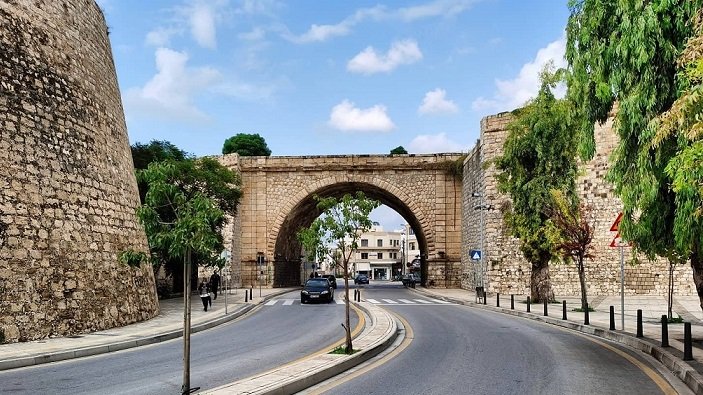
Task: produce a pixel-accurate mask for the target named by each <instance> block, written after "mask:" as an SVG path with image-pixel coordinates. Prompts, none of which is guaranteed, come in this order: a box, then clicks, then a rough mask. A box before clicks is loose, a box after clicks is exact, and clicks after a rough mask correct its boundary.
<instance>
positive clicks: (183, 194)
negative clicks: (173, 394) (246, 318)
mask: <svg viewBox="0 0 703 395" xmlns="http://www.w3.org/2000/svg"><path fill="white" fill-rule="evenodd" d="M137 177H138V179H139V180H141V181H144V182H146V183H147V184H148V191H147V194H146V199H145V202H144V204H143V205H142V206H140V207H139V208H138V209H137V217H138V218H139V221H140V222H141V223H142V225H143V226H144V229H145V231H146V235H147V241H148V243H149V248H150V250H151V258H152V260H155V261H159V260H168V261H171V260H173V259H182V261H183V279H184V280H183V281H184V285H183V289H184V292H183V334H184V336H183V339H184V341H183V362H184V365H183V386H182V388H181V389H182V392H183V393H190V311H191V299H190V294H191V284H190V283H191V281H190V275H189V274H190V273H191V264H192V263H194V264H195V265H196V266H197V265H205V266H211V265H214V264H217V263H218V262H219V260H220V258H219V257H220V253H221V252H222V250H223V242H222V227H223V225H224V223H225V214H229V215H234V214H235V213H236V208H237V203H238V200H239V197H240V194H241V191H240V189H239V184H240V182H239V178H238V176H237V174H235V173H233V172H232V171H230V170H229V169H227V168H225V167H223V166H222V165H220V164H219V162H217V161H215V160H214V159H210V158H202V159H197V160H195V159H189V160H185V161H181V162H175V161H165V162H155V163H152V164H150V165H149V167H148V168H147V169H145V170H140V171H138V172H137ZM139 255H140V254H136V253H134V252H132V251H128V252H126V253H124V254H123V255H122V259H123V260H125V261H127V263H130V264H135V263H139V261H140V260H141V259H142V258H143V257H141V256H139ZM193 257H195V258H196V259H195V261H194V262H193Z"/></svg>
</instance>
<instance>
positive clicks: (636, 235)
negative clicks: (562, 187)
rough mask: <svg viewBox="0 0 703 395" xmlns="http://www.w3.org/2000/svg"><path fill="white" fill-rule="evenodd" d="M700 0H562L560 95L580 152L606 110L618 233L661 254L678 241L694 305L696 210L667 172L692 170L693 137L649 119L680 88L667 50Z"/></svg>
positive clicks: (699, 264)
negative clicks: (565, 75)
mask: <svg viewBox="0 0 703 395" xmlns="http://www.w3.org/2000/svg"><path fill="white" fill-rule="evenodd" d="M702 4H703V2H702V1H701V0H656V1H646V2H640V1H618V2H607V1H599V0H581V1H574V0H572V1H571V2H570V10H571V15H570V17H569V21H568V24H567V50H566V57H567V60H568V62H569V67H570V68H571V71H572V72H571V74H570V76H571V77H570V78H569V81H568V96H569V98H570V99H571V101H572V103H575V108H576V110H577V113H576V115H577V118H578V119H579V122H578V124H579V130H580V132H581V144H580V148H581V149H580V152H581V155H582V156H583V157H584V158H590V157H592V155H593V153H594V150H595V143H594V141H595V140H594V134H593V133H594V124H595V122H604V121H605V120H606V119H607V117H608V116H609V114H610V113H611V110H615V115H614V117H615V119H614V124H613V127H614V129H615V132H616V133H617V135H618V137H619V143H618V147H617V148H616V150H615V151H614V152H613V155H612V158H611V162H612V167H611V169H610V171H609V173H608V180H609V181H610V182H612V183H613V185H614V187H615V193H616V194H617V195H618V196H619V197H620V199H621V200H622V203H623V219H622V222H621V223H620V229H621V231H622V235H623V237H624V238H625V239H626V240H630V241H633V242H634V244H635V247H636V249H637V250H639V251H643V252H645V253H646V254H647V255H648V257H650V258H654V257H655V256H656V255H659V256H663V257H666V258H668V259H669V260H670V262H671V260H672V259H676V256H677V251H678V252H684V251H683V250H686V249H688V250H687V251H685V254H686V256H688V257H689V260H690V262H691V267H692V268H693V273H694V274H693V278H694V282H695V284H696V288H697V291H698V295H699V298H701V307H702V308H703V259H701V254H702V253H701V248H700V246H701V243H700V241H701V239H700V236H698V237H693V234H694V233H698V234H700V233H699V229H700V222H697V226H696V222H695V221H696V220H697V221H700V219H699V218H700V217H698V218H696V217H695V216H690V215H687V214H686V213H690V212H691V210H690V203H691V202H692V200H691V197H692V196H690V195H689V196H688V197H685V196H683V195H685V194H686V192H685V188H684V189H678V185H681V184H678V185H677V181H679V180H681V179H682V178H678V179H677V177H676V174H678V175H680V176H682V177H683V179H691V177H692V176H693V177H694V178H695V176H694V174H695V173H696V171H698V172H699V173H698V174H700V170H699V169H700V167H697V168H696V169H693V168H688V167H687V166H683V167H679V164H684V163H687V164H693V163H694V162H695V159H694V158H693V157H687V155H688V154H689V153H691V152H695V150H696V149H695V148H690V149H687V147H689V146H691V147H693V146H695V143H693V142H691V141H688V142H685V141H684V140H685V139H680V138H679V136H677V135H660V137H659V138H658V139H657V138H656V136H657V122H656V121H655V119H657V117H659V116H660V115H661V114H662V113H664V112H665V111H667V110H669V109H671V107H672V104H673V103H674V101H675V100H676V99H677V98H678V97H679V96H680V95H681V93H682V85H681V81H682V80H681V79H679V81H677V74H676V59H677V57H678V56H679V54H680V53H681V51H682V50H683V48H684V45H685V43H686V42H687V40H688V38H689V37H691V36H692V34H693V21H694V19H695V18H694V16H695V15H696V13H697V12H698V11H699V10H700V9H701V6H702ZM615 103H617V106H616V105H615ZM677 129H678V126H677ZM676 158H678V159H681V161H680V162H679V161H678V159H676ZM675 168H677V169H679V170H680V171H679V172H678V173H677V172H676V171H674V169H675ZM667 169H669V170H667ZM694 199H695V198H694ZM687 205H689V206H688V208H687ZM684 217H685V218H684ZM677 218H678V220H677ZM677 221H678V222H677ZM691 221H694V222H691ZM691 229H693V230H691ZM684 246H685V247H687V248H684Z"/></svg>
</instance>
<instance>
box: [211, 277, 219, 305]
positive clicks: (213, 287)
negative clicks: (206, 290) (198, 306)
mask: <svg viewBox="0 0 703 395" xmlns="http://www.w3.org/2000/svg"><path fill="white" fill-rule="evenodd" d="M218 288H220V275H219V274H218V273H217V270H215V272H214V273H212V276H210V290H211V291H212V293H213V294H214V297H213V299H217V289H218Z"/></svg>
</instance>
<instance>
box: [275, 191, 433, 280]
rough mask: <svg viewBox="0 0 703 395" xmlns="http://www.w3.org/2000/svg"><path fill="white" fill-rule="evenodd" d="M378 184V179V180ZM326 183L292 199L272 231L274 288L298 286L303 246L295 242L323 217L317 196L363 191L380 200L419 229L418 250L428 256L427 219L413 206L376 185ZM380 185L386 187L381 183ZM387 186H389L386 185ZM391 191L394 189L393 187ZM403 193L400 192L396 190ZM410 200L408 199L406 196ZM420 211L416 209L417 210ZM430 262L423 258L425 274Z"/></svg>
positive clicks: (338, 195) (335, 195)
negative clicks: (425, 225)
mask: <svg viewBox="0 0 703 395" xmlns="http://www.w3.org/2000/svg"><path fill="white" fill-rule="evenodd" d="M375 181H377V182H378V181H379V180H375ZM321 184H325V185H324V186H322V187H318V188H317V189H313V188H309V189H310V190H309V191H305V192H301V193H300V194H299V195H298V196H295V197H293V200H295V201H296V203H295V204H294V205H293V209H292V210H291V211H290V212H289V213H288V214H287V215H286V216H285V217H284V219H283V220H282V221H281V222H280V223H278V224H276V225H275V226H274V229H273V232H272V233H273V236H274V237H275V243H274V249H273V251H274V261H273V265H274V273H275V274H274V277H273V286H274V287H277V286H278V287H281V286H291V285H298V283H299V279H300V278H301V277H300V268H301V259H300V254H301V245H300V243H299V242H298V240H297V239H296V234H297V232H298V230H299V229H301V228H303V227H307V226H310V224H311V223H312V221H314V220H315V218H317V217H318V216H319V215H320V210H319V209H318V208H317V207H316V204H317V203H316V201H315V199H314V196H316V195H317V196H321V197H329V196H334V197H341V196H342V195H344V194H345V193H351V194H353V193H355V192H356V191H361V192H364V194H365V195H366V196H367V197H370V198H372V199H375V200H378V201H379V202H381V203H382V204H385V205H386V206H388V207H390V208H392V209H393V210H395V211H396V212H398V214H400V215H401V216H402V217H403V218H404V219H405V220H406V221H407V222H408V224H410V226H411V227H412V228H413V229H414V230H416V231H415V234H416V237H417V240H418V245H419V249H420V251H421V252H422V256H423V257H425V256H426V254H427V237H426V234H425V233H426V232H425V230H423V228H422V226H421V223H422V222H424V221H422V218H423V217H424V216H423V215H422V214H421V213H416V211H413V208H412V207H410V206H411V205H412V204H410V205H409V204H406V203H405V201H404V200H403V199H402V197H399V196H396V195H394V194H393V193H391V192H390V191H388V190H386V189H383V188H381V187H379V186H378V185H377V184H370V183H368V182H360V181H347V182H341V183H340V182H336V180H334V179H328V180H325V181H324V182H322V183H321ZM380 184H383V183H382V182H380ZM386 186H387V185H386ZM391 189H392V188H391ZM397 192H399V193H400V191H397ZM406 199H407V197H406ZM415 209H416V210H417V208H415ZM426 266H427V262H426V259H423V271H424V272H425V273H426V272H427V268H426Z"/></svg>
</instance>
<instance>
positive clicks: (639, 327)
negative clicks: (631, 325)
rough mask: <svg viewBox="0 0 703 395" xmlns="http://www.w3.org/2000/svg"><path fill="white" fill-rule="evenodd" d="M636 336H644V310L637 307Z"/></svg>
mask: <svg viewBox="0 0 703 395" xmlns="http://www.w3.org/2000/svg"><path fill="white" fill-rule="evenodd" d="M636 337H644V334H642V310H641V309H637V335H636Z"/></svg>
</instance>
